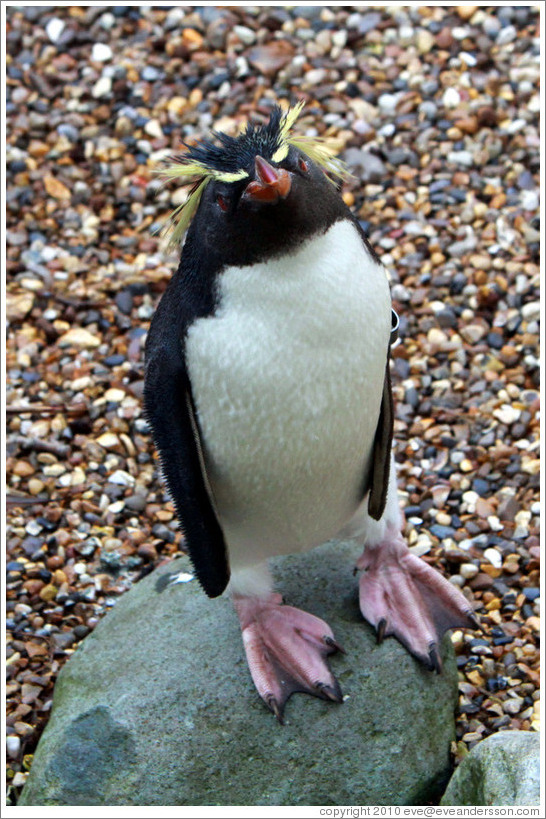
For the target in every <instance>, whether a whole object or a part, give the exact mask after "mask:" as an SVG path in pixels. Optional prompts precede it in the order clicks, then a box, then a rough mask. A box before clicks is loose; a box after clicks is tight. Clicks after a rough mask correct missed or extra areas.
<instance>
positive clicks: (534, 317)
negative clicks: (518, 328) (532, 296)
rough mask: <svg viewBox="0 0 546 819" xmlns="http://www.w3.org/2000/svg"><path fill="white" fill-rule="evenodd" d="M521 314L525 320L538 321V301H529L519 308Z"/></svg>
mask: <svg viewBox="0 0 546 819" xmlns="http://www.w3.org/2000/svg"><path fill="white" fill-rule="evenodd" d="M521 315H522V318H524V319H525V321H538V319H539V318H540V302H539V301H529V302H527V304H524V305H523V307H522V308H521Z"/></svg>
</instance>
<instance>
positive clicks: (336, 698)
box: [315, 680, 343, 702]
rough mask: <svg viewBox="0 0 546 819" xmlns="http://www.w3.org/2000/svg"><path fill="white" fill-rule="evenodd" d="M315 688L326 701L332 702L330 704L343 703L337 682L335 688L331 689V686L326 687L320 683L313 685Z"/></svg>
mask: <svg viewBox="0 0 546 819" xmlns="http://www.w3.org/2000/svg"><path fill="white" fill-rule="evenodd" d="M315 687H316V688H317V689H318V690H319V691H320V693H321V694H323V695H324V696H325V697H326V698H327V699H329V700H332V702H343V694H342V693H341V688H340V687H339V684H338V682H337V680H336V687H335V688H332V686H331V685H326V683H322V682H317V683H315Z"/></svg>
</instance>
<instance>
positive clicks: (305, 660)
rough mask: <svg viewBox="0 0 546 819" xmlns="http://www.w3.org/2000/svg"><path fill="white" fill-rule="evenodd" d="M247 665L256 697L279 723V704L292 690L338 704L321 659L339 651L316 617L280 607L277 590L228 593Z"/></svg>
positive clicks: (281, 706)
mask: <svg viewBox="0 0 546 819" xmlns="http://www.w3.org/2000/svg"><path fill="white" fill-rule="evenodd" d="M233 603H234V606H235V610H236V612H237V614H238V616H239V621H240V623H241V631H242V635H243V643H244V646H245V651H246V657H247V661H248V667H249V669H250V673H251V675H252V679H253V681H254V685H255V686H256V688H257V690H258V693H259V695H260V697H261V698H262V699H263V701H264V702H265V704H266V705H267V707H268V708H269V709H270V710H271V711H272V712H273V713H274V714H275V716H276V717H277V719H278V721H279V722H280V723H281V725H282V724H283V712H284V706H285V704H286V701H287V700H288V698H289V697H290V696H291V695H292V694H294V693H295V692H298V691H299V692H303V693H306V694H312V695H313V696H315V697H320V698H321V699H324V700H333V701H334V702H342V701H343V697H342V694H341V689H340V687H339V683H338V681H337V680H336V678H335V677H334V675H333V674H332V672H331V671H330V668H329V666H328V663H327V661H326V657H327V656H328V655H329V654H332V653H333V652H335V651H343V649H342V648H341V646H339V645H338V644H337V643H336V641H335V639H334V635H333V632H332V630H331V628H330V627H329V626H328V625H327V624H326V623H325V622H324V621H323V620H320V619H319V618H318V617H315V616H314V615H312V614H308V613H307V612H305V611H301V610H300V609H296V608H293V607H292V606H284V605H282V598H281V595H280V594H273V593H272V594H269V595H268V596H267V597H252V596H243V595H235V594H234V595H233Z"/></svg>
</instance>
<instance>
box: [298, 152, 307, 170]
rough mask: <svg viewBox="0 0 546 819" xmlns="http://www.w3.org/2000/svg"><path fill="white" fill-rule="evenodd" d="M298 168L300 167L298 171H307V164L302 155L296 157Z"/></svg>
mask: <svg viewBox="0 0 546 819" xmlns="http://www.w3.org/2000/svg"><path fill="white" fill-rule="evenodd" d="M298 168H299V169H300V171H303V172H304V173H307V171H308V170H309V165H308V164H307V162H306V161H305V159H304V158H303V157H302V156H300V158H299V159H298Z"/></svg>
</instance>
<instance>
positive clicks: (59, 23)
mask: <svg viewBox="0 0 546 819" xmlns="http://www.w3.org/2000/svg"><path fill="white" fill-rule="evenodd" d="M64 28H65V24H64V20H59V18H58V17H52V18H51V20H49V22H48V24H47V25H46V34H47V36H48V37H49V39H50V40H51V42H52V43H56V42H57V41H58V39H59V37H60V36H61V34H62V33H63V31H64Z"/></svg>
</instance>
